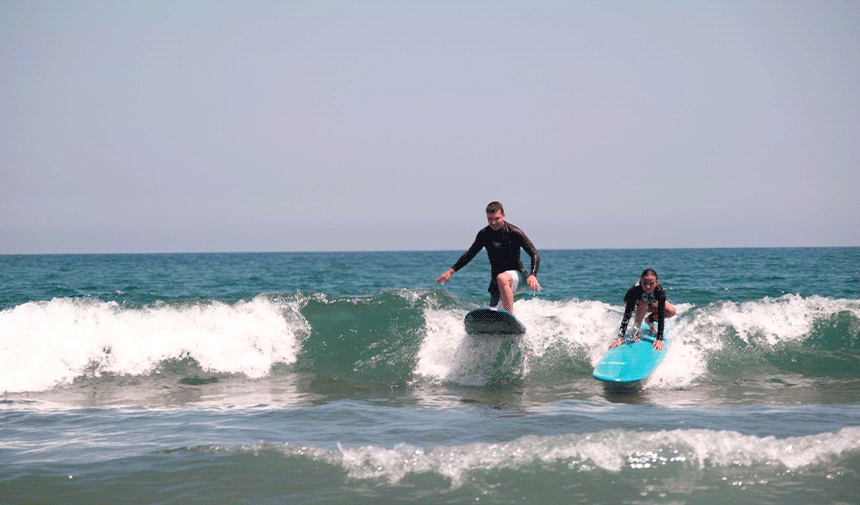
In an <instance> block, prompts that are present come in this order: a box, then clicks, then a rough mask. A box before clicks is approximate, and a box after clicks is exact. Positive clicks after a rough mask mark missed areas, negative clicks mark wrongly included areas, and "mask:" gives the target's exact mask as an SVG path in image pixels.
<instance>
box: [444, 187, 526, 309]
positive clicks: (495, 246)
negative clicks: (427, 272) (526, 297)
mask: <svg viewBox="0 0 860 505" xmlns="http://www.w3.org/2000/svg"><path fill="white" fill-rule="evenodd" d="M487 223H488V224H489V226H487V227H486V228H483V229H481V231H479V232H478V235H477V236H476V237H475V242H474V243H473V244H472V247H470V248H469V250H468V251H466V252H465V253H464V254H463V255H462V256H460V259H458V260H457V262H456V263H454V266H453V267H451V268H450V269H449V270H448V271H447V272H445V273H443V274H442V275H440V276H439V278H438V279H436V282H437V283H440V282H441V283H442V284H448V281H449V280H450V279H451V276H452V275H454V273H455V272H457V271H458V270H460V269H461V268H463V267H464V266H466V264H467V263H469V262H470V261H472V259H473V258H474V257H475V256H476V255H477V254H478V253H479V252H480V251H481V249H486V250H487V257H488V258H489V260H490V269H491V273H490V275H491V279H490V287H489V289H487V291H489V292H490V306H491V307H495V306H498V305H499V302H501V305H502V308H503V309H505V310H507V311H508V312H513V310H514V294H515V293H517V292H519V291H520V290H522V284H523V281H524V280H525V282H526V284H527V285H528V287H529V289H531V290H532V291H539V290H540V283H538V280H537V271H538V268H539V267H540V254H539V253H538V251H537V249H535V246H534V245H533V244H532V241H531V240H529V238H528V237H527V236H526V234H525V233H523V231H522V230H520V229H519V228H517V227H516V226H514V225H512V224H511V223H508V222H505V209H504V207H502V204H501V203H499V202H492V203H490V204H489V205H487ZM521 248H522V249H525V251H526V253H528V255H529V257H531V259H532V264H531V270H530V271H529V272H528V274H526V270H525V268H524V267H523V262H522V261H521V260H520V249H521Z"/></svg>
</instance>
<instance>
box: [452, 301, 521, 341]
mask: <svg viewBox="0 0 860 505" xmlns="http://www.w3.org/2000/svg"><path fill="white" fill-rule="evenodd" d="M463 323H464V324H465V325H466V333H473V334H484V333H495V334H506V335H519V334H521V333H525V332H526V327H525V325H524V324H523V323H521V322H520V320H519V319H517V318H516V317H515V316H514V315H513V314H511V313H510V312H508V311H507V310H504V309H495V308H490V307H481V308H479V309H475V310H473V311H471V312H469V313H468V314H466V318H465V319H464V320H463Z"/></svg>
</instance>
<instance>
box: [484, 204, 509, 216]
mask: <svg viewBox="0 0 860 505" xmlns="http://www.w3.org/2000/svg"><path fill="white" fill-rule="evenodd" d="M496 212H501V213H502V214H504V213H505V208H504V207H502V204H500V203H499V202H490V203H489V205H487V214H495V213H496Z"/></svg>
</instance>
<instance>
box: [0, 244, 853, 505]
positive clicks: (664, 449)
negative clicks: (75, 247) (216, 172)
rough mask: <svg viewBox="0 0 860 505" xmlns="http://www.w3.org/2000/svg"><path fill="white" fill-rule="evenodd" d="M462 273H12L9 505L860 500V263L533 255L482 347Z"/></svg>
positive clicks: (6, 406)
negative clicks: (657, 344)
mask: <svg viewBox="0 0 860 505" xmlns="http://www.w3.org/2000/svg"><path fill="white" fill-rule="evenodd" d="M461 253H462V251H432V252H375V253H374V252H354V253H272V254H263V253H253V254H251V253H249V254H143V255H134V254H128V255H44V256H41V255H27V256H8V255H7V256H0V503H3V504H9V505H12V504H111V505H113V504H116V503H123V504H177V505H179V504H182V505H185V504H216V503H217V504H219V505H227V504H306V503H307V504H341V503H348V504H364V503H368V504H389V503H410V504H466V503H470V504H474V503H478V504H501V503H506V504H507V503H510V504H521V503H535V504H545V503H549V504H553V503H558V504H570V503H588V504H603V503H605V504H621V503H630V504H640V503H677V504H680V503H684V504H687V503H689V504H721V505H722V504H725V503H733V504H745V503H755V504H799V505H800V504H802V505H807V504H810V503H814V504H857V503H860V248H805V249H803V248H801V249H653V250H547V251H541V254H542V266H541V271H540V274H539V279H540V282H541V284H542V285H543V288H544V289H543V291H541V292H539V293H528V292H527V293H525V294H523V295H520V296H518V297H517V299H516V302H515V307H514V308H515V313H516V314H517V316H518V317H519V318H520V319H521V320H522V321H523V323H524V324H525V325H526V326H527V328H528V330H527V332H526V334H525V335H523V336H484V337H480V336H473V335H467V334H466V333H465V331H464V329H463V317H464V316H465V314H466V312H467V311H469V310H471V309H473V308H476V307H479V306H483V305H486V304H487V302H488V299H489V295H488V294H487V292H486V287H487V284H488V280H489V265H488V263H487V261H486V256H485V255H484V254H483V253H481V254H480V255H479V256H478V258H476V259H475V260H474V261H473V262H472V263H470V264H469V265H468V266H467V267H465V268H464V269H463V270H461V271H460V272H458V273H457V274H455V275H454V277H453V278H452V280H451V283H450V284H448V285H447V286H439V285H436V284H435V283H434V281H435V279H436V277H437V276H438V275H439V274H441V273H442V272H443V271H445V270H446V269H447V268H448V267H449V266H450V265H451V264H453V263H454V261H455V260H456V259H457V258H458V257H459V255H460V254H461ZM524 259H526V260H527V259H528V258H524ZM648 267H650V268H654V269H656V270H657V271H658V273H659V274H660V283H661V284H662V285H663V286H664V287H665V288H666V290H667V293H668V295H669V300H670V301H671V302H672V303H673V304H674V305H675V306H676V308H677V309H678V314H677V316H676V317H674V318H672V319H671V320H669V321H668V324H667V328H668V330H667V336H668V338H667V342H668V350H667V351H666V352H667V355H666V358H665V359H664V360H663V362H662V364H661V365H660V367H659V368H658V369H657V370H656V371H655V372H654V373H653V374H652V375H651V376H650V377H649V378H648V379H646V380H645V381H643V383H641V384H640V385H638V386H637V387H628V388H612V387H606V386H604V384H603V383H601V382H599V381H597V380H595V379H593V378H592V376H591V373H592V370H593V368H594V366H595V364H596V363H597V361H598V360H599V359H600V357H601V355H602V354H603V352H604V351H605V349H606V347H607V345H608V344H609V342H610V340H611V339H612V337H613V336H614V334H615V332H616V330H617V328H618V325H619V323H620V320H621V315H622V312H623V306H622V297H623V295H624V293H625V292H626V290H627V289H628V288H629V287H630V286H631V285H633V283H634V282H636V280H637V278H638V276H639V273H640V272H641V271H642V270H643V269H644V268H648Z"/></svg>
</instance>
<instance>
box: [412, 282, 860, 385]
mask: <svg viewBox="0 0 860 505" xmlns="http://www.w3.org/2000/svg"><path fill="white" fill-rule="evenodd" d="M675 308H676V309H677V315H676V316H675V317H673V318H672V319H669V320H668V321H667V322H666V328H667V336H668V342H669V347H668V348H667V354H666V357H665V359H664V360H663V362H662V363H661V365H660V366H659V367H658V368H657V370H655V372H654V373H653V374H652V375H651V376H650V377H649V378H648V379H647V381H646V384H647V385H648V386H650V387H660V388H669V389H678V388H686V387H689V386H691V385H692V384H694V383H695V382H696V381H697V380H699V379H700V378H701V377H702V376H704V375H705V374H707V373H708V359H709V357H710V356H712V355H714V354H715V353H718V352H720V351H721V350H723V348H724V346H725V345H726V343H727V342H729V340H728V339H727V336H728V334H729V333H731V332H734V333H735V334H737V335H738V336H739V337H740V338H742V339H743V340H745V341H747V342H755V343H757V344H763V345H770V346H773V345H776V344H779V343H783V342H789V341H796V340H802V339H804V338H806V337H808V336H809V335H810V334H811V333H812V332H813V328H814V324H815V322H816V321H821V320H822V319H826V318H828V317H831V316H833V315H835V314H837V313H840V312H848V313H850V314H852V315H853V316H854V317H856V318H858V319H860V300H848V299H830V298H823V297H818V296H813V297H809V298H803V297H800V296H797V295H785V296H782V297H779V298H764V299H761V300H754V301H748V302H740V303H734V302H719V303H714V304H711V305H708V306H705V307H701V308H698V307H695V306H693V305H691V304H676V305H675ZM514 309H515V311H516V315H517V317H518V318H519V319H520V320H521V321H522V322H523V323H524V324H525V325H526V328H527V332H526V334H525V335H524V336H523V337H522V338H521V339H520V340H519V341H518V342H517V345H519V350H521V351H522V357H523V363H522V371H523V373H529V371H530V370H531V369H532V367H533V364H534V362H535V361H536V360H538V359H540V358H543V357H545V356H546V355H547V353H549V352H561V353H563V354H566V355H567V356H568V357H573V358H575V359H578V357H579V356H582V355H583V354H584V355H585V356H587V359H588V360H589V361H590V363H591V366H592V367H593V366H596V365H597V363H598V361H599V360H600V358H601V357H602V356H603V354H604V353H605V352H606V349H607V346H608V344H609V342H610V341H611V340H612V338H613V337H614V335H615V334H616V332H617V331H618V326H619V323H620V322H621V317H622V315H623V310H624V309H623V307H622V306H620V305H618V306H614V305H609V304H606V303H602V302H596V301H587V300H586V301H579V300H567V301H548V300H545V299H542V298H531V299H524V300H518V301H517V302H516V304H515V306H514ZM465 313H466V311H465V310H463V309H449V310H439V309H436V308H432V307H431V308H428V309H426V310H425V319H426V323H427V327H426V336H425V340H424V342H423V344H422V347H421V350H420V352H419V355H418V367H417V369H416V372H417V373H418V374H419V375H421V376H424V377H429V378H432V379H435V380H441V381H450V382H454V383H459V384H464V385H483V384H486V383H487V368H488V367H487V362H488V361H489V362H491V361H492V359H493V357H494V356H495V354H496V353H497V352H498V351H499V339H496V340H493V339H476V338H472V337H469V336H467V335H466V333H465V330H464V329H463V317H464V316H465Z"/></svg>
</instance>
